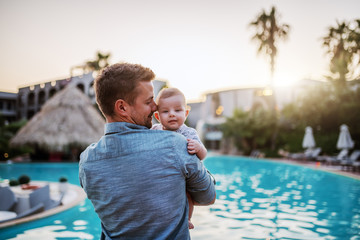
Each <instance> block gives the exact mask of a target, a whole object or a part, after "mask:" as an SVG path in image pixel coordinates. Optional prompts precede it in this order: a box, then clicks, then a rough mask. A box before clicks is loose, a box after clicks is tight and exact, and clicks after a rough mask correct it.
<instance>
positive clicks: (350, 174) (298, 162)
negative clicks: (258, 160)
mask: <svg viewBox="0 0 360 240" xmlns="http://www.w3.org/2000/svg"><path fill="white" fill-rule="evenodd" d="M267 160H271V161H278V162H286V163H291V164H296V165H302V166H306V167H309V168H314V169H319V170H323V171H327V172H332V173H336V174H340V175H343V176H348V177H352V178H355V179H359V180H360V172H354V171H352V170H348V169H347V170H346V169H342V168H341V166H339V165H326V164H323V163H320V162H316V161H306V160H292V159H287V158H276V159H270V158H267Z"/></svg>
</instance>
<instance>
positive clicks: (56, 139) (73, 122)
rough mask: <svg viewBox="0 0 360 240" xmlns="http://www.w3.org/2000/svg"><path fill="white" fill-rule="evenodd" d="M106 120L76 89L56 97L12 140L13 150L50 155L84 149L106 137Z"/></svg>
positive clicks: (70, 87)
mask: <svg viewBox="0 0 360 240" xmlns="http://www.w3.org/2000/svg"><path fill="white" fill-rule="evenodd" d="M104 124H105V120H104V119H103V117H102V116H101V114H100V113H99V112H98V111H97V110H96V109H95V108H94V106H93V105H92V104H91V102H90V99H89V98H88V97H87V96H85V95H84V94H83V93H82V92H81V91H80V90H79V89H77V87H75V86H74V85H68V86H67V87H66V88H65V89H63V90H62V91H60V92H58V93H57V94H56V95H54V96H53V97H52V98H51V99H50V100H49V101H47V102H46V103H45V104H44V106H43V107H42V109H41V111H40V112H38V113H37V114H36V115H35V116H33V117H32V118H31V120H30V121H29V122H28V123H27V124H26V125H25V126H24V127H22V128H21V129H20V130H19V132H18V133H17V134H16V135H15V136H14V137H13V138H12V139H11V141H10V144H11V145H12V146H19V145H29V146H35V147H38V148H41V149H45V150H47V151H48V152H65V151H69V148H71V147H74V146H75V147H77V148H85V147H86V146H88V145H89V144H90V143H93V142H96V141H98V140H99V138H100V137H101V136H102V135H103V134H104Z"/></svg>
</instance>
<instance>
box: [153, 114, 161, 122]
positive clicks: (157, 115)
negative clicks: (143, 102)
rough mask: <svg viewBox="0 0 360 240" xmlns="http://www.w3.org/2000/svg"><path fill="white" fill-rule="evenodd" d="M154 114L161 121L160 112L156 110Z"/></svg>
mask: <svg viewBox="0 0 360 240" xmlns="http://www.w3.org/2000/svg"><path fill="white" fill-rule="evenodd" d="M154 116H155V118H156V120H158V121H159V122H160V117H159V112H154Z"/></svg>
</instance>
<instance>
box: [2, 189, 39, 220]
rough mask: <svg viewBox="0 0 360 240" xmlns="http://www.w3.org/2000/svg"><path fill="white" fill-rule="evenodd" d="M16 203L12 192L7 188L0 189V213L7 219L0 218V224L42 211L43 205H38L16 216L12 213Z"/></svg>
mask: <svg viewBox="0 0 360 240" xmlns="http://www.w3.org/2000/svg"><path fill="white" fill-rule="evenodd" d="M16 203H17V201H16V196H15V194H14V192H13V191H12V190H11V189H10V188H9V187H0V211H1V212H2V213H3V214H4V215H5V214H6V216H8V217H7V218H1V220H0V223H3V222H7V221H10V220H15V219H18V218H23V217H27V216H29V215H32V214H35V213H39V212H42V211H44V204H43V203H38V204H36V205H34V206H33V207H31V208H30V209H28V210H26V211H24V212H21V213H19V214H16V212H15V211H12V210H13V209H14V207H15V205H16Z"/></svg>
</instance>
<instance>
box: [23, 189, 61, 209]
mask: <svg viewBox="0 0 360 240" xmlns="http://www.w3.org/2000/svg"><path fill="white" fill-rule="evenodd" d="M62 197H63V195H62V196H61V198H60V200H57V201H56V200H53V199H51V198H50V186H49V185H45V186H44V187H41V188H39V189H36V190H35V191H33V192H32V193H30V195H29V201H30V207H35V206H36V205H37V204H39V203H43V204H44V207H45V210H48V209H51V208H54V207H57V206H59V205H61V201H62Z"/></svg>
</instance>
